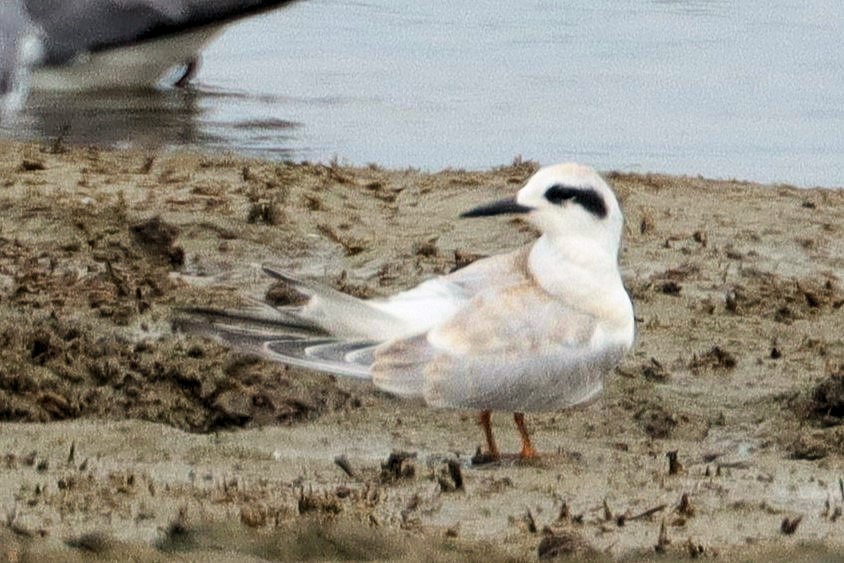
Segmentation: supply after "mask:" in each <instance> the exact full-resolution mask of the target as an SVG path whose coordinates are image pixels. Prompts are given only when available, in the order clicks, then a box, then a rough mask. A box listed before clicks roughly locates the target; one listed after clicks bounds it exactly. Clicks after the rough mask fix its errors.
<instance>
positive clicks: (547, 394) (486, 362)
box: [370, 280, 624, 412]
mask: <svg viewBox="0 0 844 563" xmlns="http://www.w3.org/2000/svg"><path fill="white" fill-rule="evenodd" d="M598 326H599V322H598V319H596V318H594V317H592V316H590V315H587V314H584V313H582V312H579V311H577V310H575V309H574V308H572V307H571V306H568V305H566V304H564V303H563V302H561V301H559V300H558V299H555V298H554V297H552V296H551V295H549V294H547V293H546V292H544V291H543V290H542V289H541V288H539V287H538V286H537V285H536V284H535V283H534V282H532V281H530V280H527V281H524V282H521V283H517V284H515V285H511V286H506V287H498V288H493V289H490V290H488V291H484V292H482V293H480V294H478V295H477V296H476V297H475V298H474V299H472V301H471V302H469V303H468V304H467V305H466V307H464V308H463V309H462V310H461V311H460V312H458V313H457V314H456V315H455V316H454V317H453V318H452V319H450V320H449V321H447V322H446V323H443V324H442V325H440V326H438V327H436V328H434V329H433V330H431V331H430V332H429V333H427V334H425V335H420V336H417V337H414V338H409V339H402V340H397V341H393V342H389V343H386V344H384V345H382V346H380V347H379V348H377V349H376V351H375V354H374V362H373V364H372V367H371V370H370V371H371V374H372V380H373V382H374V383H375V385H376V386H378V387H379V388H382V389H384V390H385V391H388V392H391V393H394V394H397V395H402V396H418V397H423V398H424V399H425V401H426V402H427V403H428V404H430V405H433V406H440V407H457V408H473V409H491V410H510V411H513V412H520V411H553V410H559V409H563V408H567V407H570V406H573V405H576V404H580V403H583V402H586V401H588V400H590V399H591V398H592V397H594V396H595V395H596V394H597V393H598V392H600V390H601V389H602V387H603V377H604V375H605V373H606V372H607V371H609V370H610V369H611V368H612V367H613V366H614V365H615V364H616V363H617V362H618V361H619V359H620V358H621V356H622V354H623V352H624V350H623V348H622V347H616V346H613V345H612V344H608V345H606V346H602V345H601V343H600V342H598V343H597V345H596V342H595V340H600V338H598V339H596V338H595V335H596V331H597V330H598Z"/></svg>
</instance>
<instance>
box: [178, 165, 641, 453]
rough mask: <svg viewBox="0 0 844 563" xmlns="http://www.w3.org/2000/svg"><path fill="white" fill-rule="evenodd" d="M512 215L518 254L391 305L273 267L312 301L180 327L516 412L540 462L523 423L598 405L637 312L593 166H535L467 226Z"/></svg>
mask: <svg viewBox="0 0 844 563" xmlns="http://www.w3.org/2000/svg"><path fill="white" fill-rule="evenodd" d="M504 213H506V214H518V215H521V216H522V217H524V218H526V219H527V220H528V221H529V222H530V223H532V224H533V225H535V226H536V227H538V228H539V229H540V230H541V231H542V236H541V237H540V238H539V239H538V240H536V241H535V242H534V243H532V244H530V245H528V246H526V247H524V248H521V249H519V250H516V251H513V252H510V253H507V254H501V255H497V256H493V257H490V258H485V259H482V260H478V261H476V262H474V263H472V264H470V265H469V266H467V267H465V268H463V269H461V270H458V271H456V272H453V273H451V274H448V275H445V276H441V277H438V278H435V279H431V280H428V281H426V282H424V283H422V284H421V285H419V286H417V287H415V288H413V289H411V290H409V291H405V292H402V293H399V294H396V295H394V296H392V297H389V298H387V299H377V300H366V301H365V300H360V299H356V298H354V297H351V296H348V295H345V294H343V293H340V292H338V291H335V290H333V289H330V288H327V287H324V286H322V285H319V284H317V283H313V282H310V281H302V280H298V279H295V278H294V277H292V276H289V275H287V274H285V273H282V272H279V271H277V270H275V269H273V268H269V267H265V268H264V270H265V271H266V272H267V273H268V274H270V275H271V276H274V277H276V278H278V279H281V280H284V281H285V282H288V283H289V284H291V285H292V286H293V287H294V288H295V289H297V290H298V291H299V292H301V293H304V294H305V295H309V296H310V299H309V301H308V302H307V304H305V305H304V306H302V307H282V308H272V307H269V306H268V305H265V306H264V309H263V312H262V313H260V314H254V313H242V312H238V311H215V310H210V309H192V310H190V312H192V313H193V316H191V317H187V318H185V319H183V320H182V321H181V322H180V323H177V324H182V326H183V327H185V329H186V330H187V331H189V332H198V333H201V334H205V335H209V336H212V337H215V338H217V339H218V340H220V341H223V342H224V343H226V344H228V345H230V346H233V347H234V348H236V349H239V350H241V351H244V352H248V353H256V354H260V355H262V356H264V357H266V358H269V359H271V360H275V361H278V362H283V363H286V364H291V365H296V366H302V367H306V368H312V369H315V370H321V371H326V372H329V373H333V374H337V375H345V376H352V377H357V378H363V379H371V380H372V382H373V383H374V384H375V386H376V387H378V388H380V389H383V390H384V391H387V392H389V393H392V394H394V395H398V396H402V397H418V398H422V399H424V400H425V402H426V403H427V404H429V405H431V406H434V407H452V408H465V409H477V410H479V411H481V414H480V419H479V420H480V425H481V426H482V427H483V430H484V434H485V437H486V441H487V446H488V456H489V457H490V458H492V459H497V458H498V457H499V451H498V448H497V447H496V444H495V440H494V437H493V435H492V430H491V427H490V413H491V411H493V410H504V411H509V412H513V413H514V419H515V423H516V425H517V427H518V430H519V432H520V434H521V440H522V447H521V452H520V455H521V457H523V458H530V457H533V456H535V455H536V451H535V450H534V448H533V446H532V444H531V441H530V437H529V435H528V431H527V428H526V427H525V423H524V414H523V413H524V412H527V411H558V410H562V409H566V408H569V407H572V406H575V405H578V404H582V403H586V402H588V401H590V400H591V399H593V398H595V397H596V396H597V395H598V393H599V392H600V391H601V390H602V388H603V381H604V377H605V376H606V375H607V374H608V373H609V372H610V371H611V370H612V369H613V368H614V367H615V366H616V365H617V364H618V362H619V361H620V360H621V358H622V356H623V355H624V353H625V352H626V351H627V350H629V349H630V347H631V346H632V344H633V336H634V321H633V306H632V304H631V302H630V298H629V297H628V295H627V292H626V290H625V289H624V286H623V284H622V280H621V275H620V273H619V270H618V250H619V244H620V239H621V232H622V222H623V219H622V214H621V209H620V208H619V205H618V202H617V200H616V197H615V195H614V194H613V191H612V190H611V189H610V187H609V186H608V185H607V184H606V182H604V180H603V179H602V178H601V177H600V176H599V175H598V174H597V173H596V172H595V171H594V170H593V169H592V168H589V167H588V166H583V165H578V164H560V165H556V166H549V167H545V168H542V169H540V170H539V171H538V172H536V174H534V175H533V176H532V177H531V178H530V179H529V180H528V182H527V183H526V184H525V185H524V187H523V188H522V189H521V190H519V192H518V194H517V195H516V196H515V197H514V198H510V199H506V200H503V201H499V202H496V203H493V204H490V205H486V206H482V207H478V208H476V209H473V210H471V211H468V212H466V213H463V215H462V217H486V216H490V215H498V214H504Z"/></svg>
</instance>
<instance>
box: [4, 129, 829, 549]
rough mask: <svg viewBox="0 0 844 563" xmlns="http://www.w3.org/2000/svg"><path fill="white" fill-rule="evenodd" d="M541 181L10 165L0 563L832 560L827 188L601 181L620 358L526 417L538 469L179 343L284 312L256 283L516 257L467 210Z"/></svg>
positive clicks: (507, 237) (62, 155) (98, 153)
mask: <svg viewBox="0 0 844 563" xmlns="http://www.w3.org/2000/svg"><path fill="white" fill-rule="evenodd" d="M535 169H536V164H535V163H532V162H525V161H521V160H516V161H514V162H513V163H512V164H510V165H507V166H502V167H500V168H496V169H493V170H489V171H483V172H469V171H462V170H443V171H440V172H436V173H426V172H421V171H417V170H385V169H382V168H380V167H378V166H377V165H372V166H369V167H363V168H352V167H346V166H343V165H341V164H337V163H329V164H309V163H279V162H269V161H260V160H250V159H246V158H241V157H235V156H224V155H205V154H152V153H145V152H137V151H122V150H115V151H106V150H100V149H93V148H90V149H88V148H69V147H65V146H62V145H61V144H60V143H53V144H52V145H32V144H19V143H9V142H4V143H0V209H1V210H2V226H0V418H2V420H3V421H5V422H3V423H2V424H0V507H1V508H2V510H3V514H2V515H0V546H2V547H0V558H6V559H8V560H49V559H52V560H68V559H72V558H77V559H84V558H87V557H90V556H91V555H99V556H103V557H110V558H118V557H119V558H126V557H136V558H138V559H141V560H166V559H170V558H174V557H175V558H181V559H189V560H197V559H203V560H215V559H216V560H226V561H228V560H254V559H256V558H269V559H308V558H318V559H325V558H329V559H336V558H353V559H396V558H407V559H425V558H438V559H443V560H450V559H455V560H458V559H461V560H465V559H466V558H467V557H468V558H470V559H478V558H481V557H484V558H487V559H492V560H496V559H501V558H516V559H519V560H522V559H523V560H531V559H535V558H537V557H543V558H544V557H553V556H560V557H570V558H578V559H580V558H585V557H591V558H594V559H616V558H623V559H637V558H649V557H653V556H655V555H657V554H659V553H666V554H668V555H669V556H670V557H671V558H672V559H673V558H677V557H690V558H694V557H701V556H715V555H717V556H719V557H720V558H727V559H739V560H744V559H747V560H749V559H756V558H759V557H770V556H777V557H789V558H792V559H795V560H814V559H821V558H824V557H830V556H832V555H833V554H836V553H841V550H844V534H842V530H844V518H842V517H841V516H842V510H844V481H842V478H844V289H842V283H844V281H842V275H844V190H833V189H828V190H827V189H808V190H803V189H796V188H793V187H789V186H771V185H755V184H749V183H744V182H737V181H711V180H705V179H701V178H692V177H674V176H662V175H654V174H649V175H635V174H621V173H614V172H611V171H608V172H605V174H604V176H605V177H606V178H607V180H608V181H609V182H610V183H611V184H612V185H613V186H614V188H615V189H616V191H617V193H618V195H619V198H620V200H621V203H622V207H623V209H624V212H625V216H626V229H625V234H624V244H623V251H622V256H621V263H622V270H623V274H624V279H625V284H626V286H627V288H628V290H629V291H630V294H631V296H632V297H633V301H634V305H635V309H636V319H637V342H636V345H635V348H634V350H633V351H632V352H631V353H630V354H629V355H628V357H627V358H626V359H625V361H624V362H623V364H622V365H621V366H620V367H619V368H618V369H617V370H616V373H615V374H614V376H613V377H611V378H610V379H609V380H608V382H607V386H606V391H605V393H604V394H603V395H602V397H601V398H600V399H599V400H598V401H597V402H595V403H594V404H592V405H590V406H588V407H585V408H582V409H577V410H572V411H567V412H560V413H548V414H542V415H533V416H529V417H528V425H529V426H530V428H531V429H532V431H533V435H534V440H535V445H536V447H537V448H538V449H539V450H540V452H541V453H542V455H541V457H540V458H539V460H536V461H531V462H518V461H515V460H505V461H503V462H501V463H498V464H493V465H473V464H472V463H471V458H472V456H473V455H474V453H475V450H476V448H477V447H478V446H479V445H480V444H481V442H482V436H481V433H480V431H479V429H478V428H477V426H476V424H475V413H472V412H463V411H447V410H435V409H429V408H427V407H425V406H424V405H421V404H419V403H415V402H408V401H403V400H399V399H395V398H392V397H389V396H387V395H385V394H383V393H380V392H378V391H376V390H374V389H372V388H371V387H370V386H368V385H366V384H364V383H359V382H356V381H350V380H344V379H340V378H334V377H331V376H326V375H322V374H317V373H312V372H309V371H306V370H302V369H296V368H289V367H285V366H282V365H277V364H271V363H267V362H264V361H260V360H257V359H255V358H250V357H245V356H240V355H237V354H235V353H233V352H231V351H229V350H227V349H225V348H223V347H221V346H219V345H217V344H215V343H212V342H209V341H206V340H203V339H201V338H198V337H196V336H187V335H184V334H179V333H177V332H174V331H173V330H172V328H171V320H172V319H173V316H174V311H175V310H176V309H177V308H179V307H185V306H194V305H199V306H234V305H237V304H241V303H246V302H248V300H249V299H252V298H259V299H267V300H270V301H271V302H282V301H284V300H285V299H287V297H288V295H287V292H286V289H285V288H284V287H281V286H278V285H275V284H273V282H272V280H271V279H269V278H267V277H265V276H263V275H262V274H261V272H260V268H259V265H260V264H262V263H269V264H273V265H275V266H278V267H280V268H283V269H288V270H290V271H294V272H297V274H298V275H300V276H309V277H314V278H320V279H322V280H325V281H326V282H327V283H329V284H331V285H333V286H334V287H336V288H338V289H341V290H343V291H347V292H350V293H352V294H355V295H358V296H378V295H386V294H389V293H392V292H395V291H398V290H401V289H404V288H407V287H410V286H412V285H414V284H417V283H419V282H420V281H422V280H424V279H426V278H428V277H431V276H435V275H438V274H441V273H445V272H449V271H451V270H453V269H454V268H457V267H460V266H462V265H465V264H467V263H469V262H471V261H472V260H475V259H477V258H479V257H482V256H486V255H490V254H494V253H498V252H503V251H507V250H511V249H514V248H517V247H519V246H520V245H524V244H527V243H529V242H530V241H531V240H532V239H533V238H534V237H535V233H534V232H533V231H532V230H531V229H530V228H529V227H528V226H526V225H525V224H524V223H521V222H519V221H517V220H509V219H496V220H494V219H489V220H481V221H479V220H471V221H470V220H459V219H458V218H457V217H458V215H459V213H460V212H461V211H464V210H467V209H470V208H472V207H474V206H476V205H478V204H480V203H484V202H486V201H489V200H493V199H497V198H501V197H505V196H508V195H511V194H512V193H514V192H515V191H516V190H517V189H518V187H519V186H520V185H521V184H522V182H523V181H524V180H525V179H526V178H527V177H528V176H529V175H530V174H531V173H532V172H533V171H534V170H535ZM493 423H494V427H495V430H496V434H497V437H498V439H499V445H500V446H501V447H502V449H503V450H504V451H513V452H514V451H516V450H517V448H518V434H517V433H516V431H515V429H514V428H513V425H512V420H511V418H510V415H509V413H498V414H497V415H495V416H494V418H493Z"/></svg>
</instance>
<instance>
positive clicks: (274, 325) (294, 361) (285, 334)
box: [173, 308, 377, 379]
mask: <svg viewBox="0 0 844 563" xmlns="http://www.w3.org/2000/svg"><path fill="white" fill-rule="evenodd" d="M233 323H234V324H233ZM173 327H174V328H175V329H176V330H180V331H182V332H185V333H188V334H195V335H199V336H203V337H205V338H211V339H212V340H216V341H217V342H220V343H221V344H224V345H226V346H228V347H230V348H232V349H234V350H237V351H238V352H240V353H242V354H250V355H256V356H260V357H263V358H265V359H268V360H272V361H276V362H280V363H284V364H289V365H293V366H298V367H304V368H308V369H314V370H318V371H324V372H328V373H332V374H335V375H343V376H348V377H356V378H361V379H369V378H370V373H369V366H370V364H371V363H372V354H373V351H374V349H375V346H376V345H377V343H374V342H371V341H366V340H343V339H339V338H333V337H331V336H327V335H324V333H319V332H315V331H313V330H309V329H308V328H307V327H302V326H300V325H288V324H285V323H284V322H279V321H278V320H276V321H270V320H268V319H267V318H266V316H259V317H257V318H256V317H253V316H250V314H249V313H248V312H243V311H240V312H232V311H221V310H214V309H201V308H194V309H183V310H182V311H181V315H180V316H178V317H176V318H175V319H174V320H173Z"/></svg>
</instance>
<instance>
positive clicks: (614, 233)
mask: <svg viewBox="0 0 844 563" xmlns="http://www.w3.org/2000/svg"><path fill="white" fill-rule="evenodd" d="M502 213H516V214H521V215H523V216H524V217H525V218H526V219H527V220H528V221H530V222H531V223H533V224H534V225H536V226H537V227H538V228H539V229H540V230H541V231H542V232H543V234H545V235H547V236H548V237H550V238H552V239H565V238H581V239H582V238H588V239H592V240H594V241H595V242H597V243H598V244H601V245H602V246H603V247H604V248H606V249H607V250H608V251H610V252H611V253H612V254H616V253H617V252H618V246H619V241H620V239H621V229H622V223H623V219H622V215H621V208H620V207H619V205H618V201H617V200H616V198H615V194H614V193H613V191H612V189H611V188H610V187H609V186H608V185H607V183H606V182H605V181H604V180H603V178H601V177H600V176H599V175H598V173H597V172H595V170H593V169H592V168H590V167H589V166H584V165H581V164H574V163H568V164H557V165H554V166H546V167H544V168H540V169H539V171H538V172H537V173H536V174H534V175H533V176H531V177H530V178H529V179H528V181H527V183H526V184H525V185H524V187H522V189H520V190H519V192H518V193H517V194H516V196H515V197H512V198H508V199H505V200H501V201H498V202H495V203H492V204H490V205H485V206H482V207H478V208H475V209H472V210H471V211H467V212H466V213H463V214H462V215H461V217H485V216H488V215H499V214H502Z"/></svg>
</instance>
